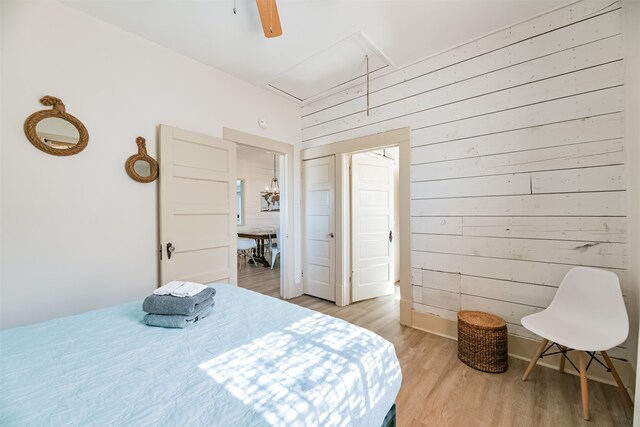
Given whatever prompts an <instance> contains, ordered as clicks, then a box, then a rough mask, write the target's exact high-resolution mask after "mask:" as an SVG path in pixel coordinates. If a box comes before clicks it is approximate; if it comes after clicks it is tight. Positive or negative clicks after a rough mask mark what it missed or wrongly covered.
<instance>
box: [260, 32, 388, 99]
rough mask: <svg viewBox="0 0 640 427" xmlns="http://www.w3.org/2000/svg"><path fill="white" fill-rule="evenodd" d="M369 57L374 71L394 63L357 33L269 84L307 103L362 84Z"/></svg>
mask: <svg viewBox="0 0 640 427" xmlns="http://www.w3.org/2000/svg"><path fill="white" fill-rule="evenodd" d="M365 56H369V73H370V74H373V73H375V72H379V71H382V70H384V69H387V68H389V67H392V66H393V64H392V63H391V61H389V59H388V58H387V57H386V56H385V55H384V54H383V53H382V52H380V50H378V49H377V48H376V47H375V46H374V45H373V44H372V43H371V41H369V39H368V38H367V37H366V36H365V35H364V34H362V33H356V34H354V35H352V36H350V37H348V38H346V39H344V40H341V41H339V42H338V43H336V44H334V45H333V46H330V47H329V48H327V49H325V50H323V51H321V52H319V53H316V54H315V55H312V56H310V57H309V58H307V59H305V60H304V61H302V62H300V63H299V64H297V65H295V66H293V67H292V68H290V69H289V70H287V71H285V72H284V73H282V74H280V75H279V76H278V77H276V78H275V79H274V80H273V81H271V82H270V83H269V84H268V85H267V86H269V87H270V88H272V89H275V90H276V91H279V92H282V93H284V94H285V95H288V96H290V97H292V98H294V99H296V100H298V101H299V102H305V101H308V100H310V99H311V98H314V97H315V96H317V95H319V94H322V93H325V92H328V91H332V90H334V89H337V88H344V87H348V86H350V85H353V84H355V83H359V81H358V79H364V77H365V76H366V73H367V66H366V60H365Z"/></svg>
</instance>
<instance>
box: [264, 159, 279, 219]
mask: <svg viewBox="0 0 640 427" xmlns="http://www.w3.org/2000/svg"><path fill="white" fill-rule="evenodd" d="M262 198H263V199H264V200H265V202H266V203H267V206H266V209H265V210H268V211H279V210H280V188H279V186H278V177H277V176H276V155H275V154H274V155H273V178H271V183H270V184H269V185H268V186H267V187H266V188H265V191H264V192H263V193H262Z"/></svg>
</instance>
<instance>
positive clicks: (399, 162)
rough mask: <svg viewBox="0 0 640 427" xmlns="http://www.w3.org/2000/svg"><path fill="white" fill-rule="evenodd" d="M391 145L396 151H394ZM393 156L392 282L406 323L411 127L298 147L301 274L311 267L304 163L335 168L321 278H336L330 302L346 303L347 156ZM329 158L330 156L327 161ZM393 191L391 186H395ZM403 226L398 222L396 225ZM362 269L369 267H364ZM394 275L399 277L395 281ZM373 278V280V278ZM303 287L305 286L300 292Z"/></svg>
mask: <svg viewBox="0 0 640 427" xmlns="http://www.w3.org/2000/svg"><path fill="white" fill-rule="evenodd" d="M393 147H397V148H395V150H397V151H396V153H397V154H393ZM373 152H377V155H380V154H382V155H386V156H387V157H391V156H396V157H397V158H396V159H394V161H395V164H394V168H395V169H394V181H395V180H396V179H397V191H394V199H395V201H394V203H393V206H394V220H395V221H394V222H395V226H396V227H395V229H392V230H391V231H392V239H393V242H392V243H394V242H395V243H396V244H397V246H396V245H394V248H393V253H394V256H393V261H394V264H398V266H397V267H395V266H394V268H393V270H394V271H393V281H394V282H395V283H397V284H398V285H399V288H395V290H396V292H397V289H399V295H398V294H396V295H397V297H399V299H400V323H401V324H403V325H410V324H411V299H412V295H411V293H412V292H411V263H410V259H411V244H410V239H411V233H410V222H411V217H410V209H409V205H410V197H409V187H410V185H409V182H410V181H409V174H410V168H411V163H410V158H409V152H410V131H409V128H402V129H396V130H392V131H388V132H383V133H379V134H375V135H370V136H366V137H359V138H355V139H351V140H346V141H340V142H335V143H332V144H327V145H322V146H318V147H312V148H308V149H306V150H303V151H302V152H301V158H302V160H303V177H302V178H303V210H304V212H303V216H302V218H303V224H302V225H303V227H302V229H303V238H302V241H303V257H304V260H303V279H304V281H305V284H306V281H307V279H308V274H309V273H310V267H311V266H309V264H308V260H309V256H308V255H307V252H308V251H309V245H308V239H309V238H310V234H309V231H310V230H309V228H310V227H311V226H313V224H308V223H307V222H308V219H307V218H306V215H307V213H306V211H307V209H308V206H307V200H309V194H307V190H308V188H307V186H308V184H307V182H308V179H309V177H308V174H307V173H305V171H306V165H309V164H311V163H310V162H311V161H313V160H314V159H322V158H326V159H333V162H334V165H335V173H334V175H333V179H334V180H335V186H334V187H333V189H332V194H333V197H332V198H331V199H330V202H328V203H327V204H328V205H331V206H333V207H334V217H335V224H334V227H333V229H331V230H330V231H329V234H331V233H333V234H334V235H335V256H334V259H335V264H333V268H332V269H331V270H327V272H326V273H325V274H328V277H327V278H326V280H335V303H336V305H338V306H344V305H348V304H350V303H351V302H352V301H353V299H352V286H351V283H352V275H353V269H352V253H353V251H352V240H353V239H352V230H351V229H352V218H351V213H350V211H351V203H352V198H351V189H350V185H351V165H352V164H351V161H352V156H354V155H356V154H359V153H373ZM329 161H331V160H329ZM394 190H396V188H394ZM327 194H331V192H329V193H327ZM400 224H401V225H402V226H399V225H400ZM364 271H366V272H368V270H367V269H364ZM398 278H399V282H397V280H398ZM374 282H375V280H374ZM307 291H308V290H307V289H305V293H308V292H307Z"/></svg>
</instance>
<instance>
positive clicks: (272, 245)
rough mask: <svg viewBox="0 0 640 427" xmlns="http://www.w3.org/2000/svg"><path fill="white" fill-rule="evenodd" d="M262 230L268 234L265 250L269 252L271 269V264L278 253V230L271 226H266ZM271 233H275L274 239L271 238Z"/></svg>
mask: <svg viewBox="0 0 640 427" xmlns="http://www.w3.org/2000/svg"><path fill="white" fill-rule="evenodd" d="M264 231H266V232H267V233H269V234H270V236H269V247H268V248H266V250H267V251H268V252H269V253H270V254H271V269H272V270H273V264H275V262H276V258H277V256H278V255H280V248H279V244H280V230H279V229H276V228H273V227H268V228H265V229H264ZM271 234H275V235H276V238H275V241H274V240H273V239H272V238H271Z"/></svg>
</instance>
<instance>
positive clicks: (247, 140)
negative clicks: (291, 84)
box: [222, 127, 301, 299]
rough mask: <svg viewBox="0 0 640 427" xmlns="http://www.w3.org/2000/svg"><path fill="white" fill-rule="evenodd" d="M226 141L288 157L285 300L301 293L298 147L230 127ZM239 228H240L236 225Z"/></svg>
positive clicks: (284, 177)
mask: <svg viewBox="0 0 640 427" xmlns="http://www.w3.org/2000/svg"><path fill="white" fill-rule="evenodd" d="M222 135H223V136H222V138H223V139H225V140H227V141H231V142H235V143H236V145H239V146H245V147H251V148H257V149H259V150H263V151H270V152H272V153H275V154H278V155H282V156H284V162H283V163H284V167H283V168H281V169H280V175H281V176H280V191H281V193H282V194H283V199H284V201H285V203H281V204H280V235H281V240H282V243H281V242H278V245H280V244H282V247H281V252H280V266H281V267H280V296H281V297H282V298H284V299H289V298H293V297H295V296H298V295H300V294H301V292H300V291H299V290H298V289H296V288H297V286H296V284H295V278H294V271H295V269H294V266H295V260H296V259H295V253H296V250H295V239H294V238H292V237H293V236H295V218H294V192H293V191H294V186H293V171H294V168H293V166H294V157H293V156H294V146H293V145H292V144H287V143H284V142H280V141H276V140H275V139H269V138H265V137H263V136H258V135H253V134H250V133H246V132H242V131H239V130H235V129H230V128H226V127H224V128H222ZM236 228H237V225H236ZM290 236H291V237H290Z"/></svg>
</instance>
